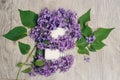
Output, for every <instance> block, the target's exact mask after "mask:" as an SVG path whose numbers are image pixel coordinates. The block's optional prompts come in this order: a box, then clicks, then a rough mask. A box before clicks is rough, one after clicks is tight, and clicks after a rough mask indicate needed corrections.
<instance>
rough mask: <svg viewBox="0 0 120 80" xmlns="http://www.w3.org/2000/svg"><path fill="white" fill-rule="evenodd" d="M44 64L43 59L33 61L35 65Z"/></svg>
mask: <svg viewBox="0 0 120 80" xmlns="http://www.w3.org/2000/svg"><path fill="white" fill-rule="evenodd" d="M44 64H45V61H43V60H37V61H36V62H35V65H36V66H43V65H44Z"/></svg>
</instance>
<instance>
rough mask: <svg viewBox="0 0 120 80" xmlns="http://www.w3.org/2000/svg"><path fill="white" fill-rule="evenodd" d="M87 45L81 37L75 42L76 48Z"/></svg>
mask: <svg viewBox="0 0 120 80" xmlns="http://www.w3.org/2000/svg"><path fill="white" fill-rule="evenodd" d="M87 45H88V43H87V42H86V39H85V38H84V37H82V38H81V39H80V40H77V41H76V46H77V47H86V46H87Z"/></svg>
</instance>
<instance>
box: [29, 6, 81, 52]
mask: <svg viewBox="0 0 120 80" xmlns="http://www.w3.org/2000/svg"><path fill="white" fill-rule="evenodd" d="M76 16H77V14H76V13H75V12H72V11H70V10H68V11H66V10H64V9H58V10H54V11H50V10H49V9H47V8H45V9H43V10H42V11H41V13H40V15H39V17H38V20H37V26H36V27H35V28H33V29H32V30H31V32H30V37H31V38H33V39H34V40H35V42H37V43H38V44H37V45H38V48H39V49H46V48H49V49H59V50H60V51H64V50H67V49H71V48H73V47H74V45H75V43H74V40H75V39H80V38H81V31H80V26H79V24H78V23H77V19H76ZM58 27H60V28H64V29H66V33H65V35H63V36H59V37H58V38H57V39H54V38H52V36H51V31H52V30H56V29H57V28H58Z"/></svg>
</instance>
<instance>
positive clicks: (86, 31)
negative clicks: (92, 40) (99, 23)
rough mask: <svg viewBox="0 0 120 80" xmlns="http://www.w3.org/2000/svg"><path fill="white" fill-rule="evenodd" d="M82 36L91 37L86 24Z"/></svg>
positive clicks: (89, 29) (90, 31)
mask: <svg viewBox="0 0 120 80" xmlns="http://www.w3.org/2000/svg"><path fill="white" fill-rule="evenodd" d="M82 34H83V35H84V36H91V35H92V29H91V28H90V27H89V26H88V24H87V25H86V26H85V27H84V29H83V31H82Z"/></svg>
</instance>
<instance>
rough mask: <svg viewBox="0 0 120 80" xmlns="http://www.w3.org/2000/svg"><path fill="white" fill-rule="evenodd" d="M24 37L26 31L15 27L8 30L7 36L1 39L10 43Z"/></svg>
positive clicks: (21, 27) (20, 27)
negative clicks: (5, 39)
mask: <svg viewBox="0 0 120 80" xmlns="http://www.w3.org/2000/svg"><path fill="white" fill-rule="evenodd" d="M26 36H27V29H26V28H24V26H18V27H15V28H13V29H12V30H10V31H9V32H8V33H7V34H4V35H3V37H5V38H7V39H9V40H12V41H17V40H19V39H21V38H24V37H26Z"/></svg>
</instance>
